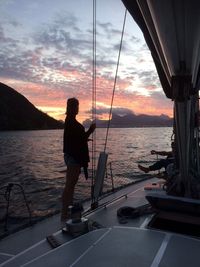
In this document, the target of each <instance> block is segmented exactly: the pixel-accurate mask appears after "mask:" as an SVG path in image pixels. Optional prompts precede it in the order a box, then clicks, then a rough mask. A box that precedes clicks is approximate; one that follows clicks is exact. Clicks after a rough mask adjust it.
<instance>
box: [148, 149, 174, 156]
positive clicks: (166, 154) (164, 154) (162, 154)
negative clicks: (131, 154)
mask: <svg viewBox="0 0 200 267" xmlns="http://www.w3.org/2000/svg"><path fill="white" fill-rule="evenodd" d="M151 154H152V155H160V156H171V155H172V151H156V150H151Z"/></svg>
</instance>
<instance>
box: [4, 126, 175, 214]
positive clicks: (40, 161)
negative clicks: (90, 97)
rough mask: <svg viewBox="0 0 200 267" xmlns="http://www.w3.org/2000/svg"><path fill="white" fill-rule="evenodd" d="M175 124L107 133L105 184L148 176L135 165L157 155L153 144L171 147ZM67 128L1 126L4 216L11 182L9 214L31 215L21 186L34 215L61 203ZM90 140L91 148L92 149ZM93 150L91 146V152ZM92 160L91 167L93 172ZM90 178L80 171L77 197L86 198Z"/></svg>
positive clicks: (100, 139) (100, 136)
mask: <svg viewBox="0 0 200 267" xmlns="http://www.w3.org/2000/svg"><path fill="white" fill-rule="evenodd" d="M95 136H96V137H95V140H96V141H95V143H96V153H95V156H96V160H95V161H94V164H97V161H98V155H99V152H100V151H104V149H105V136H106V129H103V128H101V129H96V134H95ZM171 136H172V128H170V127H157V128H111V129H110V130H109V133H108V141H107V146H106V152H107V153H108V168H107V178H106V179H107V180H106V181H105V188H106V190H109V189H111V185H112V183H111V174H112V177H113V182H114V187H115V188H116V187H118V186H121V185H124V184H127V183H130V182H133V181H135V180H138V179H141V178H144V177H145V174H144V173H142V172H141V171H140V170H139V169H138V167H137V165H138V164H139V163H140V164H143V165H148V164H151V163H152V162H154V161H155V160H157V157H156V156H155V155H153V156H152V155H151V154H150V151H151V150H153V149H154V150H168V151H169V150H170V143H171V142H170V140H171ZM62 146H63V130H43V131H9V132H0V210H1V212H0V216H1V217H0V219H2V218H3V217H4V216H5V207H6V198H5V187H4V186H5V185H7V184H8V183H13V185H14V186H13V190H12V192H11V197H10V200H11V201H10V210H9V214H10V216H13V217H17V216H21V217H27V210H26V206H25V204H24V199H23V195H22V193H21V190H19V187H17V185H15V184H20V185H22V186H23V189H24V192H25V194H26V197H27V201H28V203H29V205H30V208H31V211H32V216H33V217H38V218H40V217H45V216H48V215H51V214H54V213H55V212H57V211H58V210H59V209H60V202H61V201H60V198H61V194H62V190H63V187H64V184H65V175H66V173H65V172H64V171H65V170H66V166H65V164H64V161H63V152H62V148H63V147H62ZM91 146H92V145H91V141H90V142H89V148H90V150H91ZM90 155H91V152H90ZM90 170H91V164H90V166H89V173H91V171H90ZM90 188H91V178H89V179H88V180H87V181H86V180H85V178H84V175H81V176H80V179H79V183H78V185H77V187H76V192H75V198H76V199H81V200H83V199H86V198H89V197H90V194H91V189H90Z"/></svg>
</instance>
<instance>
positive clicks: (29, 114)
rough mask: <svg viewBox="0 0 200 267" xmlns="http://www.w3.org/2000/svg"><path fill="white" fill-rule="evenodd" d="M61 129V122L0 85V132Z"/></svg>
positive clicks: (7, 87) (9, 88) (3, 85)
mask: <svg viewBox="0 0 200 267" xmlns="http://www.w3.org/2000/svg"><path fill="white" fill-rule="evenodd" d="M61 128H63V123H62V122H60V121H57V120H55V119H54V118H52V117H50V116H48V115H47V114H46V113H44V112H42V111H40V110H38V109H37V108H36V107H35V106H34V105H33V104H31V103H30V102H29V101H28V99H26V98H25V97H24V96H23V95H21V94H20V93H18V92H17V91H15V90H14V89H13V88H11V87H9V86H7V85H5V84H3V83H0V131H5V130H41V129H61Z"/></svg>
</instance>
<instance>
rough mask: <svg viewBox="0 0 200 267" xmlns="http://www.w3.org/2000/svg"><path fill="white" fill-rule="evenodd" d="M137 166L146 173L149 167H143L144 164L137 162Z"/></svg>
mask: <svg viewBox="0 0 200 267" xmlns="http://www.w3.org/2000/svg"><path fill="white" fill-rule="evenodd" d="M138 168H139V169H140V170H141V171H143V172H145V173H148V172H149V167H144V166H142V165H140V164H138Z"/></svg>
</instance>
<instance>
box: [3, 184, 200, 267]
mask: <svg viewBox="0 0 200 267" xmlns="http://www.w3.org/2000/svg"><path fill="white" fill-rule="evenodd" d="M152 181H154V180H152ZM145 183H149V181H148V182H142V183H139V184H135V185H133V186H131V187H129V188H126V189H124V190H123V192H121V193H120V192H117V193H116V194H114V195H115V197H119V196H120V194H127V197H125V196H123V197H121V198H118V199H116V200H115V201H114V202H110V203H109V204H107V205H106V207H101V208H99V209H98V210H96V211H95V212H93V213H91V214H89V215H88V216H87V217H88V218H89V219H90V220H92V221H96V222H98V223H99V224H100V225H102V228H101V229H97V230H94V231H91V232H89V233H87V234H85V235H82V236H80V237H77V238H72V237H71V236H69V235H68V234H63V233H62V232H61V231H55V229H56V226H55V225H56V224H58V221H59V220H58V217H54V218H51V219H50V220H49V219H48V220H47V222H45V221H44V222H41V223H40V224H38V225H35V226H34V227H32V228H27V229H25V230H24V231H21V232H19V233H16V234H15V235H12V236H9V237H7V238H5V239H3V240H2V241H1V242H0V251H1V253H0V255H1V257H0V259H1V262H2V264H1V265H0V266H7V267H8V266H9V267H11V266H13V267H17V266H38V267H39V266H48V267H51V266H59V267H62V266H65V267H66V266H81V267H86V266H87V267H90V266H92V267H101V266H102V267H104V266H108V267H117V266H120V267H121V266H122V267H124V266H127V267H129V266H131V267H132V266H137V267H145V266H148V267H157V266H158V267H168V266H169V267H186V266H187V267H188V266H192V267H197V266H198V267H199V251H200V241H199V240H198V239H194V238H191V237H186V236H183V235H178V234H173V233H170V232H162V231H155V230H150V229H145V226H146V225H147V222H148V220H149V219H150V217H151V215H150V216H141V217H138V218H136V219H131V220H130V219H129V220H127V222H125V223H126V224H120V222H119V221H118V218H117V210H118V209H119V208H120V207H122V206H133V207H137V206H140V205H142V204H145V203H146V200H145V197H144V196H145V192H144V189H143V187H144V184H145ZM109 198H110V197H109ZM109 198H108V201H109ZM51 230H52V232H51ZM50 233H54V236H55V237H56V239H57V240H59V242H60V243H62V245H61V246H59V247H57V248H55V249H52V248H51V247H50V245H49V244H48V242H47V241H46V239H45V236H46V235H48V234H50ZM42 236H43V237H42ZM31 239H33V240H31Z"/></svg>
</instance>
